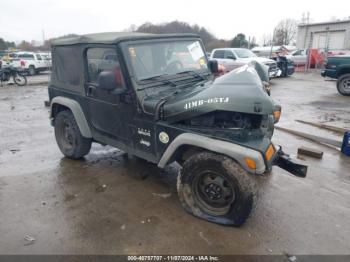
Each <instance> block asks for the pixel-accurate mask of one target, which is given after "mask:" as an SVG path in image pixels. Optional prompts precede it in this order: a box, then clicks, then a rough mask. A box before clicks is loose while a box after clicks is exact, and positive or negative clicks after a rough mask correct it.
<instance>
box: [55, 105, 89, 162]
mask: <svg viewBox="0 0 350 262" xmlns="http://www.w3.org/2000/svg"><path fill="white" fill-rule="evenodd" d="M55 137H56V142H57V144H58V147H59V148H60V150H61V152H62V153H63V154H64V155H65V156H66V157H68V158H72V159H79V158H81V157H83V156H85V155H86V154H88V153H89V152H90V149H91V139H90V138H86V137H83V136H82V134H81V133H80V130H79V127H78V124H77V122H76V121H75V118H74V115H73V114H72V112H71V111H68V110H65V111H61V112H59V113H58V114H57V116H56V117H55Z"/></svg>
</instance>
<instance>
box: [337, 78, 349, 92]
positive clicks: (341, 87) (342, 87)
mask: <svg viewBox="0 0 350 262" xmlns="http://www.w3.org/2000/svg"><path fill="white" fill-rule="evenodd" d="M337 89H338V92H339V93H340V94H342V95H343V96H350V74H345V75H342V76H341V77H340V78H339V79H338V81H337Z"/></svg>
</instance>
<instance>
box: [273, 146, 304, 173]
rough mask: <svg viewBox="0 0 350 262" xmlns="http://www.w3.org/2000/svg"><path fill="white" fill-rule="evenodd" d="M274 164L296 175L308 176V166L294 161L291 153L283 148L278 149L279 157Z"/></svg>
mask: <svg viewBox="0 0 350 262" xmlns="http://www.w3.org/2000/svg"><path fill="white" fill-rule="evenodd" d="M273 164H274V165H276V166H279V167H280V168H282V169H284V170H286V171H288V172H289V173H291V174H292V175H294V176H297V177H306V173H307V166H305V165H302V164H298V163H296V162H294V161H293V159H292V158H291V157H290V156H289V155H287V154H285V153H284V152H283V151H282V148H280V149H279V150H278V151H277V157H276V158H275V160H274V163H273Z"/></svg>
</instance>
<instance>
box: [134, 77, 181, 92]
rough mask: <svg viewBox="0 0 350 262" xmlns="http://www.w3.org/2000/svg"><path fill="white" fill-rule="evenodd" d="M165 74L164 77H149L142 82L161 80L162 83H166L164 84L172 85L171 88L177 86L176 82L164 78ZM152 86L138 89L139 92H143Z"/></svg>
mask: <svg viewBox="0 0 350 262" xmlns="http://www.w3.org/2000/svg"><path fill="white" fill-rule="evenodd" d="M164 76H165V75H164V74H163V75H156V76H151V77H147V78H143V79H141V80H140V81H148V80H159V81H160V82H162V83H164V84H170V85H171V86H174V87H175V86H177V85H176V84H175V82H173V81H171V80H169V79H166V78H164ZM149 87H151V86H148V87H141V88H138V89H137V90H143V89H146V88H149Z"/></svg>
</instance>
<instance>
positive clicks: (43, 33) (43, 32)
mask: <svg viewBox="0 0 350 262" xmlns="http://www.w3.org/2000/svg"><path fill="white" fill-rule="evenodd" d="M41 32H42V35H43V45H44V44H45V31H44V29H42V30H41Z"/></svg>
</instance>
